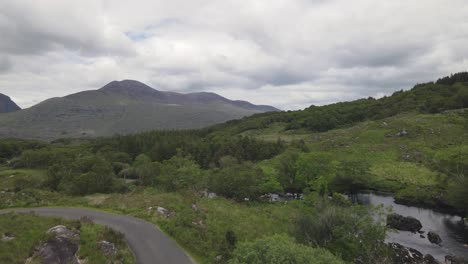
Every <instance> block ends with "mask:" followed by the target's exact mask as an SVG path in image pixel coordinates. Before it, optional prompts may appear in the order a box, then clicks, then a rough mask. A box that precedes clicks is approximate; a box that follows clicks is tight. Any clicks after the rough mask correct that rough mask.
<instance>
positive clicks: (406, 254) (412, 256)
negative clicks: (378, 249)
mask: <svg viewBox="0 0 468 264" xmlns="http://www.w3.org/2000/svg"><path fill="white" fill-rule="evenodd" d="M389 246H390V248H391V249H392V252H393V254H392V258H393V263H394V264H438V262H437V260H435V259H434V257H433V256H431V255H429V254H426V255H423V254H422V253H421V252H419V251H417V250H416V249H414V248H408V247H405V246H402V245H400V244H398V243H390V244H389Z"/></svg>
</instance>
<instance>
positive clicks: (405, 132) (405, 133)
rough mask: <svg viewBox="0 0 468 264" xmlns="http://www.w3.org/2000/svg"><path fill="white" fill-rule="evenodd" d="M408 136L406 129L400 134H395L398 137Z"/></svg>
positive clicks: (399, 132)
mask: <svg viewBox="0 0 468 264" xmlns="http://www.w3.org/2000/svg"><path fill="white" fill-rule="evenodd" d="M406 135H408V131H406V129H404V128H403V129H402V130H400V131H398V133H396V134H395V136H397V137H403V136H406Z"/></svg>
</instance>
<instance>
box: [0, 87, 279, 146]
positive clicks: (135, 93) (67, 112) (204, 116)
mask: <svg viewBox="0 0 468 264" xmlns="http://www.w3.org/2000/svg"><path fill="white" fill-rule="evenodd" d="M268 111H278V109H276V108H274V107H271V106H264V105H254V104H251V103H249V102H245V101H232V100H229V99H226V98H224V97H222V96H219V95H217V94H214V93H205V92H203V93H189V94H182V93H175V92H164V91H158V90H155V89H153V88H151V87H149V86H148V85H146V84H143V83H141V82H138V81H133V80H124V81H113V82H110V83H109V84H107V85H105V86H104V87H102V88H101V89H99V90H90V91H83V92H79V93H76V94H72V95H68V96H65V97H60V98H51V99H48V100H46V101H44V102H41V103H39V104H37V105H35V106H33V107H31V108H28V109H24V110H22V111H18V112H14V113H8V114H5V115H1V116H0V137H3V138H5V137H16V138H27V139H42V140H53V139H57V138H63V137H99V136H110V135H114V134H131V133H138V132H143V131H149V130H157V129H194V128H201V127H206V126H209V125H213V124H216V123H221V122H225V121H228V120H232V119H237V118H241V117H244V116H249V115H252V114H256V113H262V112H268Z"/></svg>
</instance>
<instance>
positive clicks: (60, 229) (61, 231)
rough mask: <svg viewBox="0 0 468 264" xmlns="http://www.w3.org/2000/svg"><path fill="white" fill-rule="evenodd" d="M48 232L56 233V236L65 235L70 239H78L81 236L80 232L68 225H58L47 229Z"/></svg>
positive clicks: (64, 236)
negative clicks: (69, 227)
mask: <svg viewBox="0 0 468 264" xmlns="http://www.w3.org/2000/svg"><path fill="white" fill-rule="evenodd" d="M47 233H48V234H50V233H52V234H55V236H56V237H63V238H67V239H70V240H73V239H76V238H77V237H79V235H80V234H79V232H77V231H73V230H70V229H68V228H67V227H66V226H63V225H58V226H54V227H52V228H50V229H49V230H47Z"/></svg>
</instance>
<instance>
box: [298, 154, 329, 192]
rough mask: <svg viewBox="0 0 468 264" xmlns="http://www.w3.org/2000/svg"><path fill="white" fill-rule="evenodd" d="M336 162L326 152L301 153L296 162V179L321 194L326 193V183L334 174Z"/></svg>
mask: <svg viewBox="0 0 468 264" xmlns="http://www.w3.org/2000/svg"><path fill="white" fill-rule="evenodd" d="M337 164H338V163H337V162H336V161H334V160H333V159H332V156H331V155H330V154H327V153H319V152H311V153H303V154H301V155H300V156H299V159H298V160H297V162H296V166H297V175H298V177H297V178H298V181H299V182H301V183H302V186H304V187H311V188H312V189H313V190H315V191H318V192H319V193H320V194H321V195H326V194H328V189H329V187H328V184H329V182H330V181H331V179H332V178H333V177H334V176H335V174H336V167H337Z"/></svg>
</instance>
